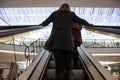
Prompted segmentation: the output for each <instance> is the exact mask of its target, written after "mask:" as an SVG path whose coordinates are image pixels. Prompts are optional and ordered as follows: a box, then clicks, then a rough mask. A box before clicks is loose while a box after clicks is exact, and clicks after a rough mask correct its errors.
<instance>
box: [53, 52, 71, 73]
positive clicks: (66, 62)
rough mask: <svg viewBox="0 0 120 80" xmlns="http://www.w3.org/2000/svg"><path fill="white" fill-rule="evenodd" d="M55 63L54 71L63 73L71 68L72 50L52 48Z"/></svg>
mask: <svg viewBox="0 0 120 80" xmlns="http://www.w3.org/2000/svg"><path fill="white" fill-rule="evenodd" d="M53 54H54V57H55V63H56V73H64V72H65V71H71V70H72V69H73V65H72V59H73V52H71V51H65V50H53Z"/></svg>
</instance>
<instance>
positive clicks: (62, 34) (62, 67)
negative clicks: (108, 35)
mask: <svg viewBox="0 0 120 80" xmlns="http://www.w3.org/2000/svg"><path fill="white" fill-rule="evenodd" d="M51 22H53V28H52V32H51V35H50V37H49V38H48V40H47V42H46V44H45V46H44V48H45V49H48V46H50V45H51V46H50V47H51V48H50V51H52V53H53V54H54V57H55V64H56V80H74V75H73V73H72V70H73V65H72V59H73V53H74V42H73V35H72V27H73V22H77V23H78V24H82V25H86V26H91V24H89V23H88V22H87V21H86V20H84V19H81V18H79V17H78V16H77V15H76V14H75V13H74V12H72V11H70V7H69V4H67V3H64V4H62V5H61V6H60V8H59V9H58V10H56V11H54V12H53V13H52V14H51V15H50V16H49V17H48V18H47V19H46V20H45V21H43V22H42V23H41V24H40V26H47V25H48V24H49V23H51ZM51 39H52V40H51ZM51 41H52V42H51ZM48 42H49V43H52V44H48Z"/></svg>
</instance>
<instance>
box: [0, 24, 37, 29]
mask: <svg viewBox="0 0 120 80" xmlns="http://www.w3.org/2000/svg"><path fill="white" fill-rule="evenodd" d="M35 26H39V25H11V26H0V30H8V29H18V28H19V29H20V28H28V27H35Z"/></svg>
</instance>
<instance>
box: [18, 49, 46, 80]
mask: <svg viewBox="0 0 120 80" xmlns="http://www.w3.org/2000/svg"><path fill="white" fill-rule="evenodd" d="M44 53H45V50H44V49H42V50H41V52H40V53H39V54H38V56H37V57H36V59H35V60H34V62H33V63H31V65H30V66H29V67H28V68H27V70H26V71H24V72H23V73H22V75H21V76H19V80H29V78H30V77H31V75H32V74H33V72H34V70H35V69H36V67H37V65H38V63H39V62H40V61H41V59H42V57H43V56H44Z"/></svg>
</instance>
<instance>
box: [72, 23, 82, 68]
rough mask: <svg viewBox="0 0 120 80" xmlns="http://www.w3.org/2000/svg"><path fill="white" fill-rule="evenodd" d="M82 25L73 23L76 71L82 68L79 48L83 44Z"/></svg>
mask: <svg viewBox="0 0 120 80" xmlns="http://www.w3.org/2000/svg"><path fill="white" fill-rule="evenodd" d="M81 30H82V25H80V24H78V23H76V22H74V23H73V30H72V33H73V39H74V47H75V49H74V54H73V67H74V69H79V68H82V67H81V66H82V65H81V64H80V60H79V53H78V50H77V47H79V46H80V45H81V44H82V35H81Z"/></svg>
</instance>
